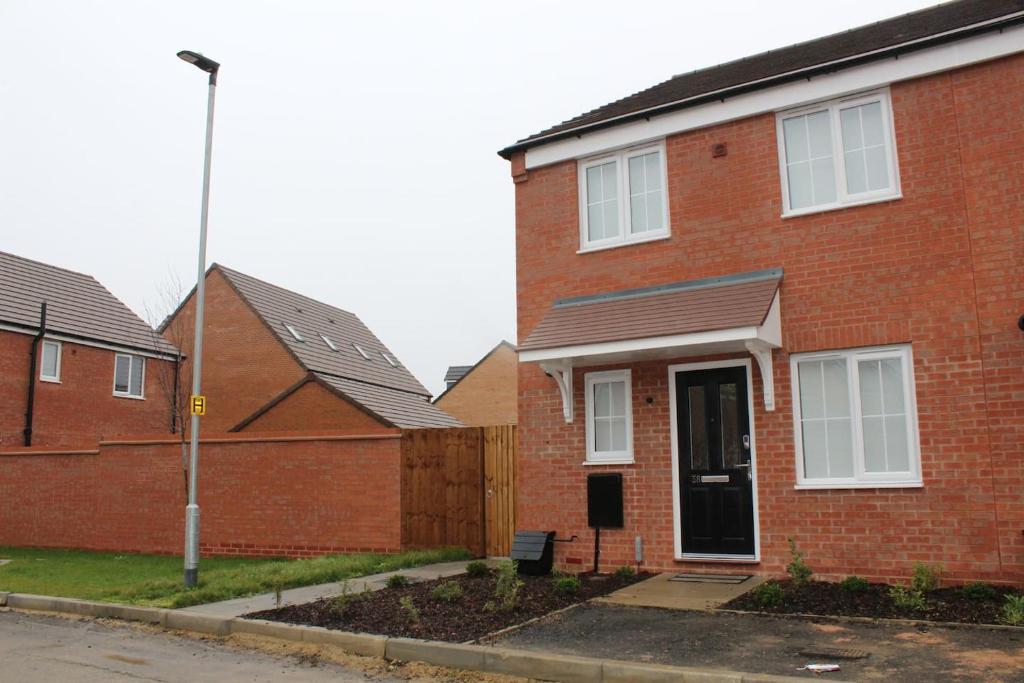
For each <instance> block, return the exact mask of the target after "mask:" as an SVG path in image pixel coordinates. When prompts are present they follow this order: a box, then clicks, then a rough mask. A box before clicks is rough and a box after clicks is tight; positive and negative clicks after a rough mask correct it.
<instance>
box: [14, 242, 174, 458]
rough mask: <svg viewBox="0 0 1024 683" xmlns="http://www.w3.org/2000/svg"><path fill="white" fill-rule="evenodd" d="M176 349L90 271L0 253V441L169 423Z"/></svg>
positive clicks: (61, 442) (48, 441) (152, 428)
mask: <svg viewBox="0 0 1024 683" xmlns="http://www.w3.org/2000/svg"><path fill="white" fill-rule="evenodd" d="M44 305H45V318H44V313H43V307H44ZM43 321H44V322H43ZM177 357H178V350H177V349H176V348H175V347H174V345H172V344H170V343H169V342H167V341H166V340H165V339H164V338H162V337H161V336H160V335H159V334H157V333H156V332H155V331H154V330H153V329H152V328H151V327H150V326H149V325H147V324H146V323H145V322H143V320H142V319H141V318H139V317H138V316H137V315H135V313H133V312H132V311H131V310H130V309H129V308H128V307H127V306H125V305H124V304H123V303H121V301H119V300H118V299H117V298H116V297H115V296H114V295H113V294H111V293H110V292H109V291H107V289H106V288H104V287H103V285H101V284H100V283H99V282H97V281H96V279H95V278H93V277H92V276H90V275H85V274H82V273H76V272H73V271H70V270H65V269H64V268H58V267H57V266H51V265H47V264H44V263H39V262H37V261H31V260H29V259H26V258H22V257H20V256H15V255H13V254H7V253H4V252H0V396H2V398H3V400H2V401H0V447H5V448H9V447H15V446H26V445H32V446H70V445H91V446H95V445H96V441H97V440H98V439H100V438H103V437H110V436H114V435H122V434H140V433H148V434H151V433H158V432H165V433H167V432H170V431H171V430H172V429H173V428H174V411H173V410H172V408H171V398H170V397H171V395H172V394H170V393H168V392H165V391H163V390H162V386H161V385H162V383H163V382H164V381H165V380H166V381H172V380H173V377H174V374H175V373H174V367H175V363H176V362H177V360H176V359H177Z"/></svg>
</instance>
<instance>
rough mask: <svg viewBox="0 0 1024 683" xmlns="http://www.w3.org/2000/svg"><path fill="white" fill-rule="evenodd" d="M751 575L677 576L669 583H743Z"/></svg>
mask: <svg viewBox="0 0 1024 683" xmlns="http://www.w3.org/2000/svg"><path fill="white" fill-rule="evenodd" d="M751 576H752V575H751V574H676V575H675V576H673V577H672V578H671V579H669V581H687V582H689V583H733V584H735V583H743V582H744V581H746V580H747V579H749V578H750V577H751Z"/></svg>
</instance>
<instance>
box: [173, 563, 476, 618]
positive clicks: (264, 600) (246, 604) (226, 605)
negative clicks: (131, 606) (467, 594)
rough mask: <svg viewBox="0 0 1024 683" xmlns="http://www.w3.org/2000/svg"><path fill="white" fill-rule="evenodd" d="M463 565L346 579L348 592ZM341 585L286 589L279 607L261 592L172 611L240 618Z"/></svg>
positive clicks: (436, 575) (447, 572)
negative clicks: (400, 575) (400, 576)
mask: <svg viewBox="0 0 1024 683" xmlns="http://www.w3.org/2000/svg"><path fill="white" fill-rule="evenodd" d="M467 564H469V561H467V560H459V561H456V562H437V563H435V564H427V565H423V566H422V567H413V568H410V569H400V570H398V571H393V572H383V573H380V574H370V575H368V576H360V577H357V578H354V579H349V580H348V582H347V583H348V591H349V592H352V593H360V592H362V591H366V590H369V591H377V590H380V589H381V588H384V587H385V586H386V585H387V580H388V577H390V576H393V575H395V574H404V575H405V576H407V577H409V579H411V580H413V581H430V580H433V579H440V578H444V577H447V576H456V575H458V574H463V573H465V571H466V565H467ZM345 583H346V582H344V581H338V582H333V583H321V584H318V585H315V586H303V587H302V588H289V589H288V590H285V591H281V604H280V605H278V603H277V596H276V595H274V594H273V593H263V594H261V595H252V596H249V597H246V598H235V599H233V600H224V601H221V602H211V603H208V604H206V605H196V606H194V607H185V608H182V609H180V610H175V611H177V612H191V613H195V614H208V615H212V616H218V617H240V616H242V615H243V614H249V613H250V612H259V611H261V610H265V609H274V608H275V607H279V606H280V607H284V606H286V605H301V604H304V603H307V602H313V601H315V600H319V599H320V598H333V597H335V596H337V595H341V594H342V593H343V592H344V591H345V590H346V588H345Z"/></svg>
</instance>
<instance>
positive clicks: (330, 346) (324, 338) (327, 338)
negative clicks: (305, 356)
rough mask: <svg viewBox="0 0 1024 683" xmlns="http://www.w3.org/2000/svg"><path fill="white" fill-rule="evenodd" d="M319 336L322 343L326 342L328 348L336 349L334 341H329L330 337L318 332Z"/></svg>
mask: <svg viewBox="0 0 1024 683" xmlns="http://www.w3.org/2000/svg"><path fill="white" fill-rule="evenodd" d="M320 338H321V339H323V340H324V344H327V346H328V348H330V350H331V351H337V350H338V347H337V346H335V344H334V342H333V341H331V338H330V337H328V336H327V335H326V334H323V333H322V332H321V333H320Z"/></svg>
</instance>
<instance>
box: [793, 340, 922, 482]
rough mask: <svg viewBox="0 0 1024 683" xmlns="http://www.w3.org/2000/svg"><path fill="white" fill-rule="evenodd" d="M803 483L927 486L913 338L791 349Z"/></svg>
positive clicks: (795, 419) (795, 428)
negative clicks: (853, 346)
mask: <svg viewBox="0 0 1024 683" xmlns="http://www.w3.org/2000/svg"><path fill="white" fill-rule="evenodd" d="M790 372H791V378H792V384H793V422H794V424H793V427H794V437H795V441H796V460H797V463H796V466H797V486H798V487H807V488H857V487H864V488H870V487H876V486H920V485H921V449H920V444H919V439H918V427H917V402H916V398H915V391H914V361H913V357H912V356H911V351H910V346H909V345H905V344H903V345H894V346H882V347H875V348H862V349H848V350H845V351H830V352H823V353H800V354H794V355H793V356H791V357H790Z"/></svg>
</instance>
